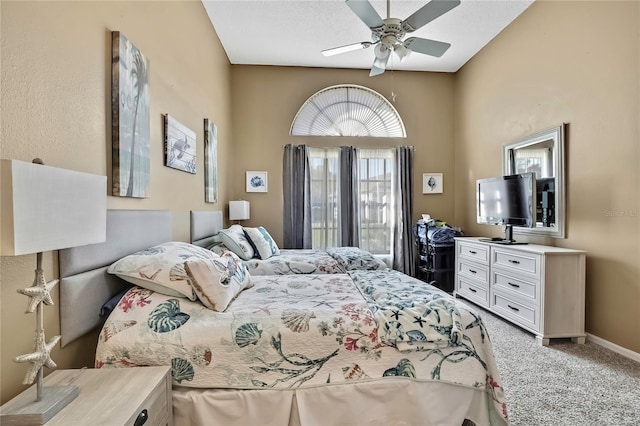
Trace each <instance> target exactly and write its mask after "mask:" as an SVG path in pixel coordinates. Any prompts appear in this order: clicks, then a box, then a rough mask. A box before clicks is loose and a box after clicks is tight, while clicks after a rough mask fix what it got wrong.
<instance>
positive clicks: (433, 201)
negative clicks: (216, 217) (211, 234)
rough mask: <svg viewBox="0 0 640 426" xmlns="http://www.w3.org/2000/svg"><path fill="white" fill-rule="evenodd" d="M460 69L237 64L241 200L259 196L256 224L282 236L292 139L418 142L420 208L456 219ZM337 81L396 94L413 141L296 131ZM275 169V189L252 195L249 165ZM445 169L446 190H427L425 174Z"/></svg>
mask: <svg viewBox="0 0 640 426" xmlns="http://www.w3.org/2000/svg"><path fill="white" fill-rule="evenodd" d="M453 77H454V76H453V75H452V74H444V73H417V72H399V71H395V72H393V73H391V72H387V73H385V74H383V75H381V76H378V77H375V78H370V77H369V76H368V72H367V71H366V70H336V69H325V68H294V67H269V66H264V67H255V66H237V65H234V66H232V89H231V90H232V93H233V117H234V130H233V133H234V163H233V164H234V167H233V170H232V171H231V172H230V173H231V174H230V176H229V177H230V178H231V179H232V180H233V182H234V184H233V193H232V196H233V198H236V199H239V198H242V199H245V200H248V201H250V202H251V219H250V220H249V221H248V222H247V224H248V225H252V224H253V225H257V224H261V225H263V226H265V227H266V228H267V230H269V232H270V233H271V234H272V236H273V237H274V239H275V240H276V242H277V243H279V244H280V243H281V242H282V215H283V213H282V202H283V201H282V199H283V198H282V197H283V195H282V155H283V152H284V151H283V147H284V145H286V144H288V143H291V144H295V145H297V144H307V145H310V146H315V147H327V146H340V145H352V146H356V147H363V148H378V147H392V146H397V145H413V146H414V147H415V157H414V160H415V169H414V179H415V181H416V186H415V189H414V196H415V202H414V212H415V216H416V217H415V219H417V218H418V217H419V216H420V213H427V212H428V213H430V214H431V215H432V216H433V217H436V218H440V219H442V220H448V221H452V220H453V202H454V198H453V194H454V158H453V153H454V118H453V113H454V103H453V100H454V85H453V83H454V80H453ZM336 84H359V85H363V86H366V87H369V88H371V89H373V90H375V91H377V92H378V93H380V94H381V95H382V96H385V97H387V98H390V95H391V92H392V91H393V92H395V93H396V94H397V98H396V101H395V102H394V103H393V106H394V107H395V108H396V109H397V110H398V113H399V114H400V116H401V117H402V119H403V121H404V125H405V128H406V131H407V138H406V139H388V138H347V137H331V138H328V137H292V136H289V128H290V127H291V122H292V120H293V118H294V116H295V114H296V112H297V111H298V109H299V108H300V106H302V104H303V103H304V102H305V101H306V100H307V99H308V98H309V97H310V96H311V95H313V94H314V93H316V92H317V91H319V90H321V89H324V88H325V87H328V86H332V85H336ZM247 170H264V171H267V172H268V173H269V181H268V184H269V185H268V186H269V188H268V189H269V191H268V193H266V194H264V193H246V192H245V171H247ZM426 172H430V173H443V176H444V193H443V194H438V195H422V184H421V182H422V173H426Z"/></svg>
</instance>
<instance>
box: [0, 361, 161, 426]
mask: <svg viewBox="0 0 640 426" xmlns="http://www.w3.org/2000/svg"><path fill="white" fill-rule="evenodd" d="M68 384H73V385H76V386H78V388H79V389H80V395H78V397H77V398H76V399H74V400H73V401H71V403H69V405H67V406H66V407H65V408H63V409H62V411H60V412H59V413H58V414H56V415H55V416H54V417H53V418H52V419H51V420H49V421H48V422H47V423H46V424H45V425H46V426H57V425H66V426H68V425H92V426H98V425H105V426H107V425H109V426H113V425H134V424H136V425H142V424H144V425H145V426H167V425H168V426H172V425H173V405H172V400H171V369H170V368H169V367H135V368H98V369H94V368H89V369H78V370H56V371H54V372H53V373H51V374H50V375H49V376H47V377H46V378H45V379H44V386H45V391H46V386H56V385H68ZM35 393H36V391H35V385H33V386H31V387H30V388H29V389H27V390H25V391H24V392H22V393H21V394H20V395H18V396H16V397H15V398H14V399H12V400H11V401H9V402H7V403H6V404H5V405H3V406H2V408H0V412H2V411H4V410H5V409H6V408H7V407H9V406H10V405H12V404H17V403H19V402H20V401H21V400H24V398H31V399H35ZM145 410H146V411H145ZM144 417H148V418H147V420H146V421H145V422H144V423H142V422H141V421H142V419H143V418H144ZM137 419H139V422H138V423H136V420H137ZM2 424H3V426H5V425H7V426H8V425H23V424H26V423H23V422H21V420H20V419H16V420H15V421H12V419H10V418H9V419H6V418H3V421H2Z"/></svg>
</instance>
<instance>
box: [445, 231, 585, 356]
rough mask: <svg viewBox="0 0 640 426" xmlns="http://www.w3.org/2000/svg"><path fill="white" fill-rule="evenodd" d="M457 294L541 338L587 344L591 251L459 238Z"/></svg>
mask: <svg viewBox="0 0 640 426" xmlns="http://www.w3.org/2000/svg"><path fill="white" fill-rule="evenodd" d="M455 240H456V270H455V291H454V295H456V296H458V297H462V298H465V299H467V300H469V301H471V302H473V303H476V304H478V305H480V306H482V307H484V308H486V309H488V310H489V311H491V312H493V313H495V314H496V315H499V316H501V317H503V318H504V319H506V320H508V321H510V322H512V323H513V324H516V325H518V326H520V327H522V328H524V329H526V330H528V331H530V332H532V333H533V334H535V335H536V338H537V339H538V341H539V342H540V344H542V345H548V344H549V339H553V338H560V337H571V338H572V340H573V341H574V342H576V343H584V341H585V332H584V292H585V290H584V281H585V258H586V252H584V251H581V250H571V249H564V248H559V247H549V246H541V245H536V244H524V245H503V244H497V243H492V242H487V241H481V240H482V239H481V238H469V237H459V238H456V239H455Z"/></svg>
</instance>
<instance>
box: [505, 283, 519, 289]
mask: <svg viewBox="0 0 640 426" xmlns="http://www.w3.org/2000/svg"><path fill="white" fill-rule="evenodd" d="M507 283H508V284H509V285H510V286H511V287H515V288H520V286H519V285H518V284H514V283H512V282H507Z"/></svg>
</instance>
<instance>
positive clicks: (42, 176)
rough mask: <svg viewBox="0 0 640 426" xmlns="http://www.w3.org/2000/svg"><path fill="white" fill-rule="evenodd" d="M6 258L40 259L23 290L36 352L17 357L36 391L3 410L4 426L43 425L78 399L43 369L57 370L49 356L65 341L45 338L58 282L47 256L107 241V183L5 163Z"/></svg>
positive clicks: (2, 251)
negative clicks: (45, 264) (48, 274)
mask: <svg viewBox="0 0 640 426" xmlns="http://www.w3.org/2000/svg"><path fill="white" fill-rule="evenodd" d="M0 173H1V175H0V176H1V181H0V186H1V191H2V192H1V194H0V196H1V202H2V219H1V223H2V227H1V230H2V242H1V245H0V255H1V256H20V255H26V254H34V253H35V254H36V270H35V278H34V281H33V284H32V285H31V287H27V288H23V289H20V290H18V292H19V293H21V294H24V295H25V296H27V297H28V298H29V301H28V304H27V309H26V313H32V312H33V311H36V336H35V343H34V350H33V352H31V353H29V354H24V355H20V356H18V357H16V358H15V361H16V362H20V363H22V362H25V363H30V364H31V366H30V367H29V369H28V371H27V374H26V376H25V378H24V381H23V384H25V385H29V384H32V383H33V382H34V381H36V386H35V389H33V388H31V389H29V390H28V391H27V392H24V393H23V394H21V395H19V396H18V397H16V398H14V399H13V400H11V401H9V402H8V403H7V404H5V405H4V406H3V407H2V413H0V415H1V417H0V423H2V424H5V422H6V423H7V424H14V423H17V424H44V423H46V422H47V421H48V420H49V419H51V418H52V417H53V416H54V415H55V414H56V413H58V412H59V411H60V410H61V409H62V408H64V407H65V406H66V405H67V404H68V403H69V402H71V401H72V400H73V399H74V398H75V397H77V396H78V392H79V391H78V388H77V386H51V387H43V378H44V375H43V367H44V366H46V367H49V368H55V367H56V364H55V363H54V362H53V360H52V359H51V356H50V353H51V351H52V350H53V348H54V347H55V346H56V345H57V343H58V341H59V340H60V336H54V337H52V338H51V339H50V340H49V341H48V342H47V341H46V338H45V333H44V313H43V309H44V305H53V300H52V298H51V294H50V291H51V289H52V288H53V287H54V286H55V285H56V284H57V283H58V280H53V281H50V282H46V280H45V277H44V272H43V270H42V252H44V251H51V250H60V249H64V248H69V247H77V246H82V245H87V244H95V243H100V242H103V241H105V239H106V223H107V219H106V217H107V178H106V176H98V175H93V174H88V173H81V172H76V171H71V170H65V169H59V168H55V167H49V166H45V165H44V164H42V161H41V160H39V159H35V160H34V161H33V162H32V163H27V162H24V161H17V160H2V162H1V170H0Z"/></svg>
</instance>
